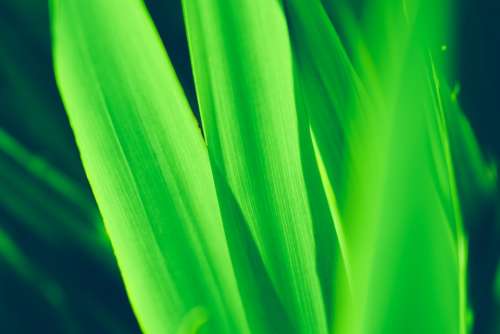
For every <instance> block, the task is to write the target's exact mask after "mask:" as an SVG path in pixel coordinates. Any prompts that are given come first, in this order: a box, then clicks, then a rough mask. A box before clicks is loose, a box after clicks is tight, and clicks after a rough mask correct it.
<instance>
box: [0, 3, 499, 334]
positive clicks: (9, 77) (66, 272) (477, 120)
mask: <svg viewBox="0 0 500 334" xmlns="http://www.w3.org/2000/svg"><path fill="white" fill-rule="evenodd" d="M82 1H83V0H82ZM103 1H104V0H103ZM146 3H147V5H148V7H149V9H150V12H151V14H152V16H153V19H154V21H155V23H156V25H157V28H158V30H159V31H160V34H161V36H162V38H163V40H164V43H165V45H166V48H167V51H168V53H169V55H170V57H171V60H172V62H173V64H174V66H175V68H176V70H177V73H178V75H179V77H180V80H181V82H182V84H183V86H184V87H185V90H186V94H187V96H188V98H189V100H190V103H191V105H192V107H193V109H194V110H195V112H196V110H197V108H196V100H195V95H194V89H193V81H192V77H191V71H190V65H189V55H188V52H187V45H186V40H185V32H184V27H183V22H182V14H181V9H180V1H179V0H148V1H146ZM458 36H459V41H458V80H459V82H460V85H461V87H462V89H461V93H460V96H459V99H460V103H461V105H462V107H463V109H464V111H465V113H466V114H467V116H468V117H469V119H470V121H471V124H472V126H473V128H474V130H475V132H476V135H477V137H478V138H479V141H480V143H481V147H483V148H484V152H485V154H486V155H487V156H489V157H490V158H491V159H495V160H497V159H498V157H499V156H500V129H499V125H500V123H499V121H500V114H499V112H500V82H499V81H500V2H499V1H497V0H461V1H460V6H459V20H458ZM0 130H2V131H4V132H5V133H7V134H9V136H11V137H12V138H15V140H16V141H17V142H18V143H20V144H21V145H22V146H23V147H24V148H25V150H26V151H27V152H30V155H29V156H28V158H26V156H24V158H23V159H16V153H14V155H13V153H12V152H11V151H6V150H3V149H0V332H1V333H38V332H44V333H137V332H138V331H139V329H138V327H137V324H136V322H135V319H134V317H133V315H132V313H131V310H130V306H129V304H128V301H127V298H126V295H125V293H124V289H123V286H122V282H121V280H120V278H119V274H118V270H117V268H116V265H115V263H114V259H113V257H112V254H111V252H110V249H109V244H108V242H107V240H106V237H105V234H104V232H103V230H102V226H101V222H100V220H99V216H98V214H97V209H96V207H95V204H94V202H93V199H92V195H91V193H90V190H89V186H88V184H87V182H86V179H85V175H84V172H83V169H82V167H81V163H80V160H79V156H78V151H77V150H76V145H75V143H74V139H73V136H72V133H71V129H70V128H69V125H68V121H67V118H66V115H65V113H64V110H63V107H62V104H61V101H60V98H59V96H58V92H57V88H56V85H55V82H54V77H53V72H52V64H51V56H50V33H49V20H48V9H47V1H46V0H45V1H44V0H0ZM3 140H4V142H5V141H6V139H5V138H4V139H3ZM1 141H2V137H1V136H0V142H1ZM0 146H2V145H0ZM18 160H19V161H18ZM41 160H43V161H45V162H44V163H40V161H41ZM33 171H34V172H33ZM51 171H56V172H55V173H57V174H58V175H59V177H58V178H56V181H54V180H53V179H54V178H50V177H48V175H50V173H51ZM59 179H63V180H65V181H64V182H67V183H69V184H70V185H71V187H70V188H71V189H73V190H75V191H76V192H77V194H76V195H75V196H72V197H71V198H68V196H65V195H67V193H68V191H67V189H66V188H67V187H66V188H64V187H61V186H60V184H61V182H58V181H57V180H59ZM61 188H64V189H66V190H64V189H63V190H61ZM497 202H498V200H497ZM477 220H478V221H477V222H475V223H474V224H473V225H471V227H470V230H469V234H470V254H469V255H470V265H469V298H470V302H471V304H472V308H473V312H474V316H473V317H474V330H473V332H474V333H477V334H490V333H491V334H498V333H500V325H499V321H500V306H499V305H498V302H499V301H498V300H496V301H495V296H494V293H493V285H494V278H495V272H496V270H497V266H498V262H499V257H500V230H499V225H500V224H499V222H500V219H499V217H497V213H496V210H495V205H494V204H491V205H487V206H486V207H485V208H484V210H483V213H482V215H480V217H479V218H478V219H477ZM82 235H85V236H86V237H81V236H82Z"/></svg>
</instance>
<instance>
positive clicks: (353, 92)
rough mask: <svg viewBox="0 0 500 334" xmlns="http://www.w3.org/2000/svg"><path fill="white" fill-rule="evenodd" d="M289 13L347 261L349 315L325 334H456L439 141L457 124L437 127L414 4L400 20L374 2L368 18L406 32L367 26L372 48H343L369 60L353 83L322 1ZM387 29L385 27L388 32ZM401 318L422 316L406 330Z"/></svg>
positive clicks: (462, 302) (449, 220) (459, 254)
mask: <svg viewBox="0 0 500 334" xmlns="http://www.w3.org/2000/svg"><path fill="white" fill-rule="evenodd" d="M286 4H287V9H288V13H289V18H290V26H291V33H292V40H293V42H294V51H295V53H296V55H297V63H298V71H297V72H296V73H297V74H296V81H298V82H300V85H301V86H302V87H303V93H304V98H303V102H302V104H301V105H300V106H301V107H302V108H303V109H304V110H305V111H306V112H307V114H308V116H309V120H310V126H311V135H312V140H313V144H314V146H315V151H316V158H317V162H318V167H319V170H320V173H321V176H322V181H323V186H324V189H325V192H326V193H327V195H328V194H330V196H327V197H328V200H329V204H330V208H332V210H331V211H332V216H333V218H334V224H335V227H336V232H337V236H338V239H339V246H340V251H341V253H342V256H343V257H344V261H343V262H344V267H343V268H341V269H340V270H342V271H344V270H345V271H347V272H348V276H349V277H350V288H351V289H352V294H351V295H349V294H347V297H346V298H345V299H346V300H345V301H344V305H343V307H342V309H344V310H345V309H348V310H349V311H348V312H346V314H343V315H341V316H340V317H339V316H338V315H335V314H334V325H333V327H334V330H335V331H339V332H347V333H401V332H405V333H421V332H425V333H444V332H446V333H457V332H460V333H463V332H464V330H465V311H466V299H465V284H466V281H465V280H466V278H465V275H466V261H467V259H466V256H467V251H466V247H467V244H466V238H465V235H464V232H463V226H462V217H461V211H460V210H461V208H460V203H459V201H458V190H457V186H456V184H455V182H456V180H455V179H456V176H455V171H454V167H453V161H452V155H451V154H452V152H451V149H450V143H449V139H448V127H449V126H452V127H453V126H455V124H451V125H450V124H447V123H446V119H445V115H446V113H447V111H446V110H445V109H444V107H443V105H442V101H439V100H438V99H436V96H438V95H440V92H439V90H438V91H436V84H435V82H434V80H435V76H434V75H433V73H432V72H433V69H434V68H433V64H432V62H430V61H429V59H428V56H427V55H428V53H427V44H425V43H423V42H422V41H423V40H426V39H425V37H426V36H427V34H428V32H429V31H428V28H425V27H424V25H425V22H427V21H425V18H426V17H427V16H426V15H425V14H422V12H421V11H419V10H420V9H421V8H422V7H423V6H422V7H420V6H419V5H421V4H416V3H415V2H413V3H412V4H410V6H409V8H406V9H405V11H403V10H402V8H401V7H398V6H390V5H389V4H387V8H386V7H384V6H380V3H379V6H378V7H377V8H378V11H377V12H380V13H383V14H384V15H387V16H389V15H388V13H391V14H392V15H391V16H390V17H391V18H393V20H394V22H403V23H404V24H403V25H402V26H398V25H396V24H394V23H389V22H385V23H384V24H385V26H384V27H383V29H381V28H379V27H378V26H377V25H372V26H369V29H368V34H369V35H370V38H371V40H373V41H378V40H380V41H381V42H380V43H378V44H377V43H376V42H374V46H372V45H370V47H373V49H371V50H370V48H369V47H367V46H365V45H364V41H363V40H361V39H360V40H357V41H356V40H355V41H351V42H352V45H354V46H356V47H357V48H359V49H356V50H366V51H369V52H366V53H364V56H363V57H360V58H359V59H358V60H357V62H360V63H361V64H360V65H361V66H356V69H357V70H359V71H363V72H362V75H360V76H359V77H361V78H363V80H364V81H363V83H360V81H359V80H360V79H359V78H358V76H357V73H356V72H355V71H354V69H353V68H354V67H353V65H352V63H351V60H350V59H349V58H348V56H347V53H346V52H345V49H344V46H343V45H342V43H341V41H340V39H339V37H338V35H337V34H336V31H335V29H334V27H332V26H330V25H329V21H328V17H327V15H326V14H325V12H324V9H323V8H322V5H321V3H320V2H319V1H313V2H312V3H311V2H308V3H307V5H306V4H305V3H303V2H301V1H295V0H288V1H286ZM405 4H406V3H405ZM385 9H387V11H384V10H385ZM382 17H385V16H382ZM314 18H315V19H314ZM376 23H377V24H378V23H379V22H378V20H376ZM387 26H389V27H391V28H392V30H391V31H390V34H388V35H385V34H384V31H383V30H384V29H386V28H387ZM345 27H347V28H352V27H353V24H352V21H349V22H347V23H345ZM396 29H398V30H396ZM387 36H389V37H387ZM349 37H351V38H361V35H360V34H359V32H358V31H354V32H352V34H349ZM386 37H387V38H388V40H384V38H386ZM433 40H434V39H433V38H431V37H430V38H428V41H433ZM370 54H375V55H377V56H378V55H379V54H380V55H383V56H381V58H380V59H378V58H376V59H371V58H370ZM379 62H381V63H382V64H383V65H380V63H379ZM434 70H435V69H434ZM438 71H440V70H438ZM374 74H375V75H374ZM374 85H379V86H378V87H377V86H374ZM364 86H366V87H367V89H366V90H365V89H364ZM459 136H461V135H460V134H459ZM464 140H466V141H470V138H465V139H464ZM342 240H345V242H342ZM343 243H344V244H345V245H344V246H343ZM423 245H425V249H422V247H424V246H423ZM340 273H341V272H340ZM338 274H339V273H337V275H336V277H338ZM336 288H337V290H344V289H346V286H345V284H337V285H336ZM351 297H352V300H351ZM338 303H339V302H338V301H337V302H336V304H338ZM340 304H341V305H342V301H340ZM334 312H335V311H334ZM340 312H342V311H340ZM410 314H411V315H415V316H418V318H419V321H418V323H413V322H412V324H411V326H412V327H411V328H410V327H408V325H409V323H408V322H407V320H406V319H408V315H410ZM389 315H390V316H389ZM444 315H446V316H444ZM335 318H337V319H335ZM338 318H340V322H338V321H339V320H338Z"/></svg>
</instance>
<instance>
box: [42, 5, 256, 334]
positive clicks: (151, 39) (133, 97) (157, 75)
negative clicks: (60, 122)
mask: <svg viewBox="0 0 500 334" xmlns="http://www.w3.org/2000/svg"><path fill="white" fill-rule="evenodd" d="M51 5H52V6H51V10H52V30H53V45H54V51H53V52H54V58H55V69H56V78H57V82H58V85H59V89H60V91H61V93H62V97H63V101H64V104H65V107H66V110H67V112H68V115H69V118H70V122H71V125H72V128H73V130H74V133H75V136H76V140H77V144H78V147H79V150H80V153H81V156H82V160H83V164H84V167H85V171H86V173H87V176H88V179H89V181H90V184H91V187H92V190H93V192H94V194H95V197H96V200H97V203H98V205H99V209H100V211H101V213H102V215H103V218H104V222H105V225H106V229H107V231H108V234H109V236H110V239H111V242H112V245H113V249H114V252H115V254H116V257H117V260H118V263H119V266H120V269H121V272H122V276H123V278H124V281H125V285H126V288H127V291H128V294H129V297H130V299H131V302H132V306H133V308H134V310H135V312H136V314H137V317H138V319H139V322H140V324H141V326H142V328H143V330H144V331H145V332H148V333H174V332H177V331H181V332H182V331H190V330H197V329H199V328H200V327H204V328H205V329H207V330H209V331H211V332H220V333H222V332H229V333H234V332H242V333H244V332H246V331H247V327H246V320H245V315H244V313H243V309H242V306H241V301H240V296H239V292H238V290H237V286H236V282H235V278H234V273H233V269H232V265H231V262H230V258H229V253H228V249H227V243H226V239H225V236H224V231H223V227H222V224H221V219H220V214H219V207H218V203H217V198H216V194H215V187H214V184H213V182H214V181H213V176H212V173H211V169H210V166H209V160H208V154H207V151H206V147H205V144H204V142H203V140H202V136H201V133H200V131H199V129H198V127H197V125H196V121H195V119H194V117H193V115H192V114H191V111H190V108H189V105H188V103H187V101H186V99H185V96H184V94H183V92H182V89H181V87H180V84H179V83H178V81H177V78H176V75H175V73H174V70H173V68H172V66H171V64H170V62H169V60H168V56H167V55H166V53H165V51H164V49H163V47H162V45H161V42H160V39H159V37H158V35H157V33H156V31H155V29H154V27H153V24H152V22H151V19H150V18H149V16H148V14H147V11H146V9H145V7H144V4H143V3H142V1H139V0H125V1H121V0H111V1H105V2H103V1H99V0H90V1H86V2H81V1H77V0H71V1H59V0H54V1H52V2H51ZM109 22H113V25H110V24H109Z"/></svg>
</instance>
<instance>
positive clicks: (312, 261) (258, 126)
mask: <svg viewBox="0 0 500 334" xmlns="http://www.w3.org/2000/svg"><path fill="white" fill-rule="evenodd" d="M183 8H184V16H185V19H186V26H187V34H188V41H189V47H190V53H191V59H192V64H193V72H194V78H195V85H196V89H197V93H198V99H199V105H200V112H201V116H202V121H203V127H204V131H205V134H206V138H207V143H208V148H209V152H210V156H211V160H212V163H213V164H217V165H218V166H219V168H220V170H221V174H222V177H223V178H224V179H225V180H227V183H228V186H229V188H230V190H231V191H232V193H233V194H234V196H235V199H236V201H237V204H238V205H239V207H240V208H241V212H242V214H243V218H244V220H245V222H246V223H247V224H248V226H249V229H250V231H251V233H252V236H253V237H254V239H255V242H256V245H257V247H258V250H259V251H260V254H261V256H262V259H263V263H264V265H265V266H266V268H267V270H268V272H269V276H270V278H271V280H272V282H273V284H274V287H275V288H276V289H277V291H278V296H279V297H280V298H281V300H282V302H283V304H284V305H285V308H286V309H287V311H288V314H289V317H290V319H291V320H292V321H293V323H294V324H293V325H294V327H295V329H296V330H297V331H299V332H307V331H310V330H311V329H314V331H315V332H317V333H325V332H326V331H327V326H326V321H325V313H324V305H323V300H322V295H321V287H320V283H319V279H318V275H317V268H316V255H315V241H314V236H313V226H312V218H311V213H310V209H309V204H308V199H307V190H306V185H305V181H304V174H303V169H302V166H301V154H300V147H299V124H298V121H297V113H296V108H295V99H294V91H293V88H294V87H293V73H292V72H293V70H292V69H293V66H292V55H291V50H290V43H289V37H288V30H287V24H286V20H285V15H284V12H283V9H282V7H281V4H280V2H279V1H265V0H258V1H249V0H238V1H232V2H227V1H221V0H209V1H206V0H203V1H201V0H185V1H183ZM245 222H241V223H245Z"/></svg>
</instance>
